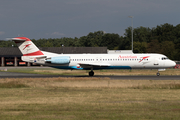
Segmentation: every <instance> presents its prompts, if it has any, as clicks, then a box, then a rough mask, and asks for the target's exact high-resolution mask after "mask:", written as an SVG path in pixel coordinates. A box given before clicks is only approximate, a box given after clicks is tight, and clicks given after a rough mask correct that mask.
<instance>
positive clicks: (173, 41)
mask: <svg viewBox="0 0 180 120" xmlns="http://www.w3.org/2000/svg"><path fill="white" fill-rule="evenodd" d="M131 35H132V33H131V27H128V28H127V29H125V33H124V35H123V36H120V35H119V34H115V33H105V32H103V31H96V32H90V33H89V34H88V35H87V36H82V37H80V38H77V37H75V38H68V37H63V38H49V39H45V38H43V39H38V40H35V39H32V41H33V42H34V43H35V44H36V45H37V46H38V47H62V46H65V47H107V48H108V49H109V50H131V48H132V47H131V45H132V44H131ZM133 41H134V42H133V52H134V53H161V54H164V55H166V56H168V57H169V58H170V59H172V60H180V24H178V25H176V26H173V25H171V24H168V23H165V24H163V25H158V26H156V27H154V28H149V27H142V26H141V27H138V28H134V29H133ZM12 45H14V46H16V45H15V44H14V43H13V42H11V41H8V42H1V44H0V47H10V46H12Z"/></svg>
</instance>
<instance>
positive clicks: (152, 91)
mask: <svg viewBox="0 0 180 120" xmlns="http://www.w3.org/2000/svg"><path fill="white" fill-rule="evenodd" d="M5 84H8V86H10V85H9V84H12V87H8V86H7V87H1V88H0V119H3V120H7V119H9V120H12V119H13V120H26V119H28V120H29V119H35V120H36V119H38V120H39V119H40V120H49V119H52V120H54V119H55V120H56V119H57V120H59V119H61V120H86V119H87V120H119V119H121V120H145V119H153V120H160V119H163V120H169V119H172V120H178V119H179V118H180V114H179V112H180V97H179V95H180V89H179V85H180V81H179V80H174V81H171V80H165V81H163V80H158V81H156V80H136V81H134V80H109V79H108V78H100V79H99V78H44V79H43V78H38V79H33V78H29V79H28V78H22V79H1V81H0V85H5ZM15 84H20V85H23V86H22V87H16V85H15ZM108 84H109V85H108Z"/></svg>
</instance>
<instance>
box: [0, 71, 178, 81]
mask: <svg viewBox="0 0 180 120" xmlns="http://www.w3.org/2000/svg"><path fill="white" fill-rule="evenodd" d="M53 77H89V76H88V75H41V74H29V73H14V72H0V78H53ZM93 77H99V78H106V77H107V78H110V79H116V80H180V76H179V75H173V76H163V75H162V76H155V75H154V76H152V75H147V76H139V75H137V76H135V75H133V76H123V75H94V76H93Z"/></svg>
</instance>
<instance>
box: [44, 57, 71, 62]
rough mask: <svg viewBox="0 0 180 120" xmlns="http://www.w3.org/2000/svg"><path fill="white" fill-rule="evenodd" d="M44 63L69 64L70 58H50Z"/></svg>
mask: <svg viewBox="0 0 180 120" xmlns="http://www.w3.org/2000/svg"><path fill="white" fill-rule="evenodd" d="M46 62H47V63H52V64H69V63H70V57H69V56H59V57H51V58H47V59H46Z"/></svg>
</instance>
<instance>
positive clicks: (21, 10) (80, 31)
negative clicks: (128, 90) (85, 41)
mask: <svg viewBox="0 0 180 120" xmlns="http://www.w3.org/2000/svg"><path fill="white" fill-rule="evenodd" d="M179 5H180V1H179V0H1V2H0V39H5V38H10V37H17V36H18V35H20V36H25V37H29V38H31V39H32V38H34V39H40V38H61V37H72V38H74V37H78V38H79V37H81V36H86V35H87V34H88V33H89V32H95V31H99V30H102V31H105V32H106V33H117V34H119V35H120V36H123V34H124V31H125V29H126V28H128V27H129V26H131V18H128V16H134V18H133V24H134V28H137V27H140V26H143V27H150V28H153V27H156V26H157V25H161V24H164V23H169V24H172V25H174V26H176V25H178V24H180V14H179V11H180V7H179Z"/></svg>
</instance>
